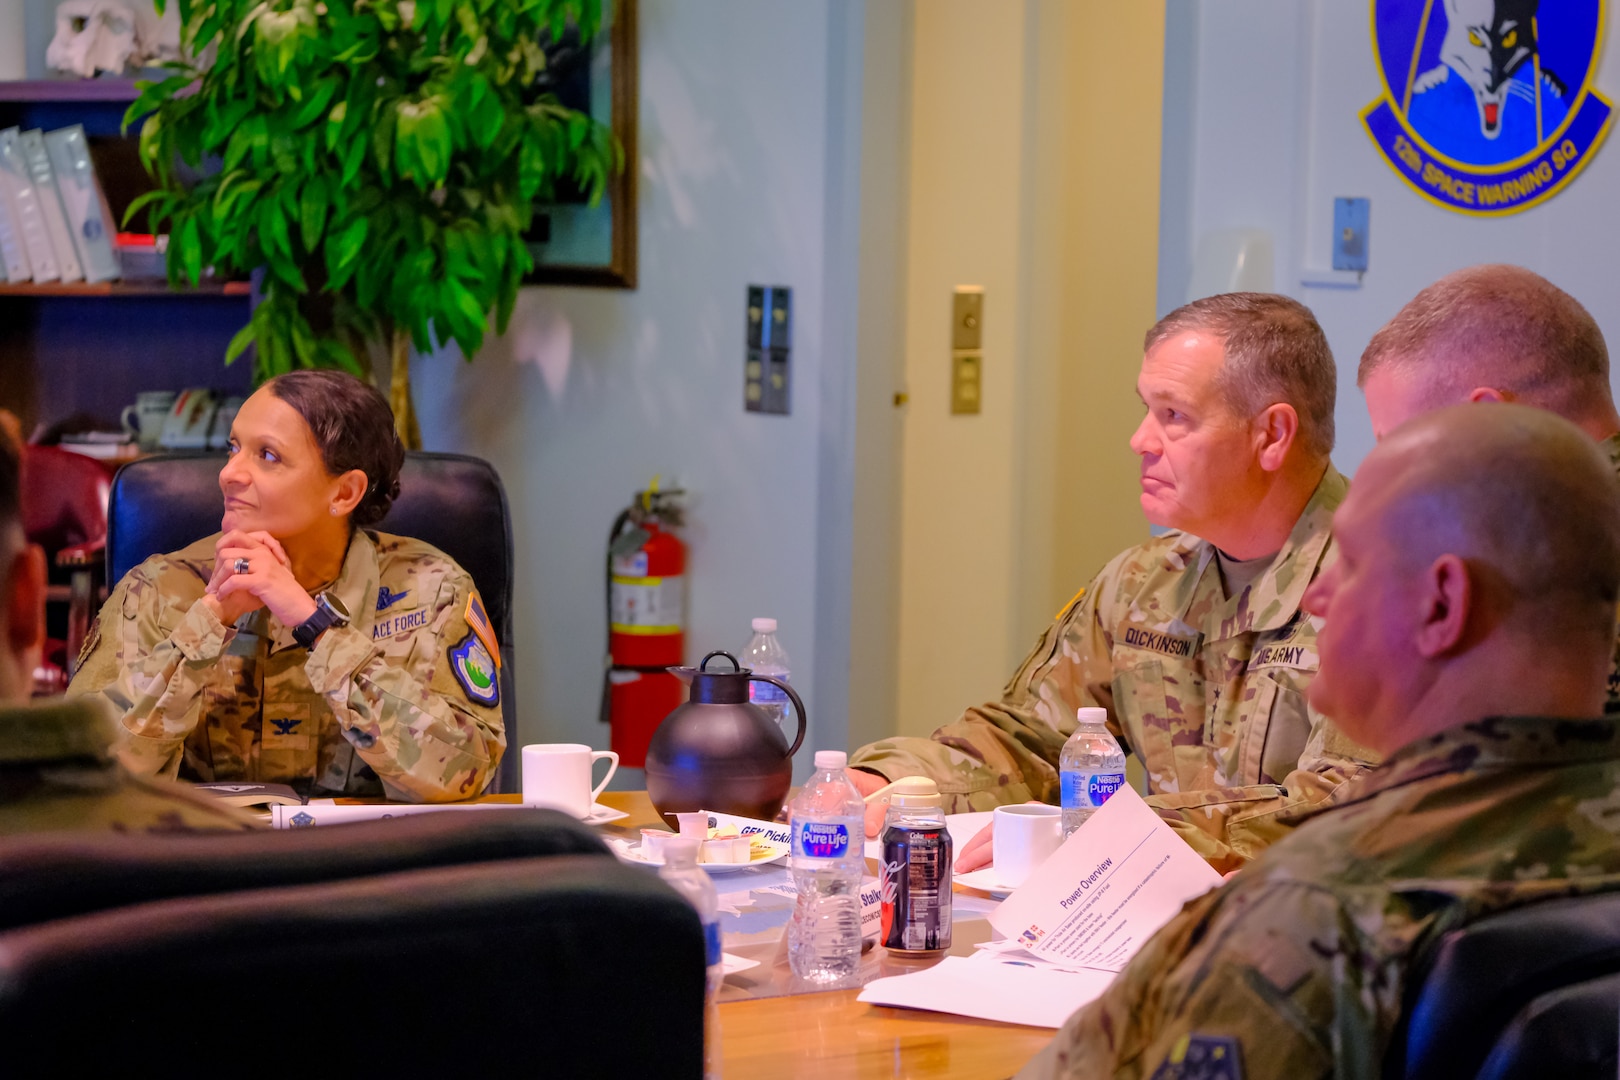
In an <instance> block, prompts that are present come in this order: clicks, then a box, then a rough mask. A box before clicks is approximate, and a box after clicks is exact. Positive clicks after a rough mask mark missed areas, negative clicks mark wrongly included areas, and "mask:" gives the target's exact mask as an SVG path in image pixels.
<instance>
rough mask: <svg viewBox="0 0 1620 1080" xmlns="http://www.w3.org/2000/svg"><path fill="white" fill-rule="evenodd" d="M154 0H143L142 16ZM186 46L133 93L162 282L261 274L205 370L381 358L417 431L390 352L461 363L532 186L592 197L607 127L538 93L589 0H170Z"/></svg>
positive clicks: (502, 297)
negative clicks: (551, 58)
mask: <svg viewBox="0 0 1620 1080" xmlns="http://www.w3.org/2000/svg"><path fill="white" fill-rule="evenodd" d="M164 2H165V0H158V5H159V8H160V10H161V8H162V7H163V5H164ZM176 2H177V3H178V4H179V11H180V19H181V25H182V35H183V37H182V40H183V42H184V44H185V49H186V55H187V56H188V57H192V58H194V59H191V60H188V61H185V62H180V63H173V64H170V65H168V67H169V69H170V71H169V73H168V74H167V76H166V77H165V78H162V79H160V80H156V81H152V82H144V83H140V84H138V86H139V89H140V90H141V93H140V96H139V97H138V98H137V99H136V101H135V102H134V103H133V104H132V105H131V106H130V108H129V111H128V113H127V114H126V116H125V123H126V125H129V124H132V123H134V122H136V121H137V120H140V119H141V118H143V117H144V118H145V119H144V126H143V127H142V129H141V139H140V145H141V156H142V160H143V161H144V163H145V165H146V168H147V170H148V172H150V173H151V175H152V177H153V178H154V180H155V182H156V188H155V190H153V191H151V192H148V193H147V194H145V195H143V196H142V197H141V198H140V199H138V200H136V202H135V203H134V204H133V205H131V207H130V210H129V215H128V217H127V218H126V220H129V219H133V218H134V217H135V216H136V215H137V214H138V213H140V212H141V211H142V210H145V211H146V212H147V213H148V215H149V217H148V220H149V222H150V224H151V226H152V229H153V231H154V232H159V231H166V232H168V234H169V238H170V239H169V264H168V269H169V280H170V282H171V283H173V284H176V285H179V284H182V283H185V282H190V283H191V284H193V285H195V284H196V283H197V282H198V280H199V278H200V276H201V275H202V273H203V272H204V269H205V268H209V267H211V268H213V270H214V272H215V273H218V274H226V275H234V274H244V273H249V272H252V271H255V270H258V269H260V268H263V278H262V286H261V292H262V296H263V300H262V302H261V303H260V304H258V305H257V306H256V307H255V308H254V311H253V316H252V318H251V320H250V321H249V323H248V325H247V326H245V327H243V328H242V330H241V332H239V333H238V334H237V335H236V337H235V338H234V339H233V340H232V342H231V344H230V347H229V349H228V350H227V352H226V356H225V362H226V363H230V362H232V361H233V360H235V359H236V358H237V357H238V356H240V355H241V353H242V352H243V350H244V349H246V348H247V347H248V346H249V345H253V346H255V357H256V359H255V377H256V379H259V380H262V379H265V378H269V377H270V376H272V375H275V374H278V373H280V372H283V371H289V370H292V369H294V368H299V367H337V368H343V369H346V370H349V371H352V372H354V373H356V374H359V375H367V374H369V372H370V369H371V364H370V350H369V345H370V343H372V342H376V343H380V344H381V345H383V346H384V347H386V349H387V350H388V354H389V356H390V359H391V369H392V375H391V387H390V391H391V392H390V399H391V401H392V403H393V405H394V412H395V417H396V420H397V422H398V424H399V429H400V434H401V437H402V438H404V439H405V440H406V444H407V445H409V446H416V445H419V444H420V435H419V434H418V432H417V426H416V419H415V410H414V408H413V406H412V403H411V398H410V382H409V379H410V364H409V357H410V348H411V346H412V344H414V345H415V346H416V348H417V349H419V350H426V349H428V348H431V347H432V345H433V344H434V342H435V341H437V342H441V343H442V342H448V341H454V342H456V344H457V345H459V346H460V347H461V350H462V353H463V355H464V356H466V357H467V358H468V359H471V358H472V356H473V355H474V354H475V353H476V352H477V351H478V349H479V347H480V346H481V345H482V344H483V340H484V335H485V333H486V332H487V330H488V328H489V320H490V317H491V315H492V314H493V316H494V319H495V328H496V333H501V332H503V331H504V330H505V329H506V324H507V320H508V319H509V318H510V316H511V313H512V305H513V302H514V301H515V299H516V296H517V290H518V287H519V285H520V284H521V283H522V281H523V276H524V274H525V273H526V272H527V271H528V270H529V269H530V268H531V266H532V265H533V260H532V258H531V256H530V254H529V251H528V248H527V247H526V246H525V244H524V243H523V239H522V235H523V233H524V231H525V230H526V229H527V228H528V226H529V222H530V218H531V214H532V209H531V208H532V206H533V204H534V202H535V200H536V199H537V198H545V197H549V196H550V195H551V194H552V192H553V190H554V188H555V186H556V185H557V184H558V183H559V182H569V183H572V184H574V185H575V186H577V187H578V188H579V189H580V190H582V191H583V192H584V193H585V194H586V195H587V196H588V197H589V198H590V199H592V200H595V199H599V198H600V197H601V194H602V191H603V189H604V187H605V185H606V183H607V180H608V177H609V174H610V172H611V171H614V170H617V169H619V168H622V167H623V161H622V151H621V150H620V148H619V146H618V144H617V142H616V141H615V140H614V138H613V134H612V132H611V131H610V130H609V129H608V128H607V127H606V126H605V125H603V124H601V123H599V122H597V121H595V120H593V119H592V118H591V117H589V116H587V115H586V114H584V113H582V112H579V111H577V110H573V109H569V108H567V107H565V106H564V105H562V104H561V103H559V102H558V100H557V98H556V96H555V95H554V94H552V93H550V92H549V91H548V90H547V89H546V85H545V82H544V76H545V72H546V51H545V49H544V48H543V46H542V43H543V42H546V41H554V42H560V41H563V40H565V38H566V39H567V40H569V41H572V40H574V38H575V37H576V36H577V38H578V39H579V40H580V41H589V40H590V39H591V38H592V37H594V36H595V34H596V33H597V31H598V29H599V28H600V27H601V17H602V5H601V0H176Z"/></svg>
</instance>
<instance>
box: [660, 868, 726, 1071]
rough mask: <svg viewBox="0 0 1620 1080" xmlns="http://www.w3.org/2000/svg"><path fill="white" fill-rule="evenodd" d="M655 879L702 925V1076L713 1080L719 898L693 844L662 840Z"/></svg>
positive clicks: (721, 971) (719, 977) (721, 969)
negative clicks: (683, 902) (688, 907)
mask: <svg viewBox="0 0 1620 1080" xmlns="http://www.w3.org/2000/svg"><path fill="white" fill-rule="evenodd" d="M658 876H659V877H661V878H663V879H664V880H665V881H666V882H668V883H669V885H670V887H671V888H673V889H674V890H675V891H676V892H678V893H680V894H681V895H682V896H684V897H685V898H686V901H687V903H689V904H691V905H692V906H693V907H694V908H696V909H697V914H698V921H700V922H701V923H702V924H703V942H704V956H705V958H706V959H707V962H708V965H709V968H708V979H707V983H706V986H705V990H704V1002H703V1029H704V1030H703V1075H704V1077H705V1078H707V1080H714V1078H718V1077H719V1075H720V1011H719V1002H718V1001H717V1000H716V999H717V998H718V997H719V994H720V983H721V982H722V981H723V980H724V979H725V964H724V962H723V961H722V959H721V950H720V895H719V893H717V892H716V891H715V888H714V882H713V881H711V880H710V879H709V875H708V874H707V873H705V872H704V870H703V868H702V867H700V866H698V842H697V841H696V840H666V841H665V842H664V865H663V866H661V867H659V868H658Z"/></svg>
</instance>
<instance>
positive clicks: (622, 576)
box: [602, 476, 686, 769]
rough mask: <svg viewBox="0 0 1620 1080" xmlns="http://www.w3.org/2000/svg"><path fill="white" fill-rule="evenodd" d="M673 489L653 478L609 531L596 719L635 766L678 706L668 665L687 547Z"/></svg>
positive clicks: (681, 629)
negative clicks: (604, 644)
mask: <svg viewBox="0 0 1620 1080" xmlns="http://www.w3.org/2000/svg"><path fill="white" fill-rule="evenodd" d="M682 494H683V492H681V491H680V490H678V489H672V490H669V491H660V490H658V478H657V477H656V476H655V477H653V481H652V483H651V484H649V485H647V490H646V491H638V492H637V493H636V497H635V499H634V501H632V502H631V504H630V505H629V506H627V507H626V508H625V509H624V510H623V511H621V512H620V514H619V516H618V517H617V518H615V519H614V522H613V529H612V531H611V532H610V533H609V534H608V557H607V609H608V649H607V660H606V663H605V665H604V667H605V672H604V674H603V680H602V720H603V721H604V722H606V723H607V724H609V725H611V728H612V736H611V745H612V748H613V751H614V752H615V753H617V754H618V755H619V763H620V764H622V765H625V766H627V767H629V768H636V769H639V768H642V767H643V766H644V765H645V764H646V760H647V744H648V743H649V742H650V741H651V740H652V736H653V732H654V731H656V730H658V725H659V724H660V723H662V722H663V720H664V717H666V716H668V715H669V714H670V712H671V711H672V710H673V709H674V708H675V707H676V706H677V705H679V704H680V703H681V697H682V692H683V688H682V686H681V681H680V680H679V679H678V678H676V677H675V676H674V675H671V674H670V673H669V671H668V670H667V669H668V668H670V667H672V666H675V665H678V664H681V663H682V662H684V659H685V654H686V545H685V544H683V543H681V541H680V538H679V537H677V536H676V535H675V534H674V533H673V532H672V531H670V530H672V529H675V528H678V527H679V526H680V524H681V507H680V497H681V495H682Z"/></svg>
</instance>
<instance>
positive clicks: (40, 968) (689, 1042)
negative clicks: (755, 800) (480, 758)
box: [0, 855, 704, 1078]
mask: <svg viewBox="0 0 1620 1080" xmlns="http://www.w3.org/2000/svg"><path fill="white" fill-rule="evenodd" d="M703 1020H704V945H703V932H702V929H701V926H700V924H699V922H698V918H697V914H696V912H694V911H693V910H692V907H691V906H690V905H689V904H688V903H687V902H686V901H685V900H684V899H682V898H681V897H680V895H679V894H677V893H676V892H675V891H674V890H673V889H671V888H670V887H669V886H668V885H667V884H665V883H664V882H663V881H661V880H660V879H659V878H658V877H657V875H655V874H649V873H647V872H646V871H644V870H641V869H639V868H636V867H629V866H623V865H621V864H619V863H618V862H617V861H615V860H614V859H612V858H604V857H602V856H598V855H557V856H552V857H550V858H541V859H521V860H508V861H504V862H498V863H484V864H479V865H474V866H453V867H441V868H437V869H431V870H416V871H410V872H407V873H399V874H385V875H382V876H378V877H370V878H362V879H360V880H356V881H345V882H338V883H328V884H320V885H304V886H295V887H290V888H282V889H257V890H252V891H247V892H235V893H224V894H220V895H216V896H205V897H191V898H185V899H177V900H168V901H163V902H160V903H153V904H141V905H137V906H135V907H127V908H119V909H116V910H113V911H108V912H103V913H100V914H95V915H86V916H81V917H78V918H73V919H62V920H57V921H54V922H49V923H42V924H39V925H36V926H29V927H24V928H21V929H18V930H12V931H8V932H6V933H3V934H0V1045H3V1046H4V1047H5V1048H6V1050H5V1061H6V1071H7V1073H8V1074H11V1075H17V1076H32V1075H82V1076H112V1075H121V1074H123V1073H126V1072H128V1071H129V1070H130V1069H131V1068H132V1067H133V1068H134V1069H136V1071H140V1070H142V1069H144V1068H153V1069H166V1070H169V1071H179V1072H181V1073H201V1072H204V1071H209V1072H231V1071H246V1072H249V1073H253V1074H255V1075H268V1076H277V1075H283V1076H304V1075H320V1076H328V1075H330V1076H343V1077H372V1076H376V1077H399V1076H465V1075H475V1074H482V1075H490V1074H493V1075H499V1076H558V1077H564V1076H566V1077H596V1076H600V1077H613V1078H619V1077H632V1076H658V1077H692V1078H696V1077H699V1076H701V1075H702V1063H703Z"/></svg>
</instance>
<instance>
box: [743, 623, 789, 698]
mask: <svg viewBox="0 0 1620 1080" xmlns="http://www.w3.org/2000/svg"><path fill="white" fill-rule="evenodd" d="M752 625H753V628H754V636H753V637H751V638H749V639H748V647H747V648H745V649H743V654H742V666H743V667H745V668H752V669H753V672H754V674H755V675H769V676H770V677H771V678H773V679H781V680H782V681H783V682H791V681H792V679H791V678H789V671H788V654H787V650H786V649H784V648H782V643H781V642H780V641H777V640H776V620H775V619H755V620H754V621H753V624H752ZM748 700H749V701H752V702H753V703H754V704H755V705H758V706H759V707H760V708H762V709H764V710H765V711H766V712H767V713H769V714H770V717H771V719H772V720H775V721H776V722H777V723H778V724H780V723H781V722H782V721H783V720H785V719H787V715H788V712H789V711H790V710H791V709H792V705H791V704H790V703H789V701H788V696H787V694H786V693H785V692H783V691H782V690H780V689H778V688H777V687H774V686H772V685H771V684H770V683H765V682H751V683H749V684H748Z"/></svg>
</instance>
